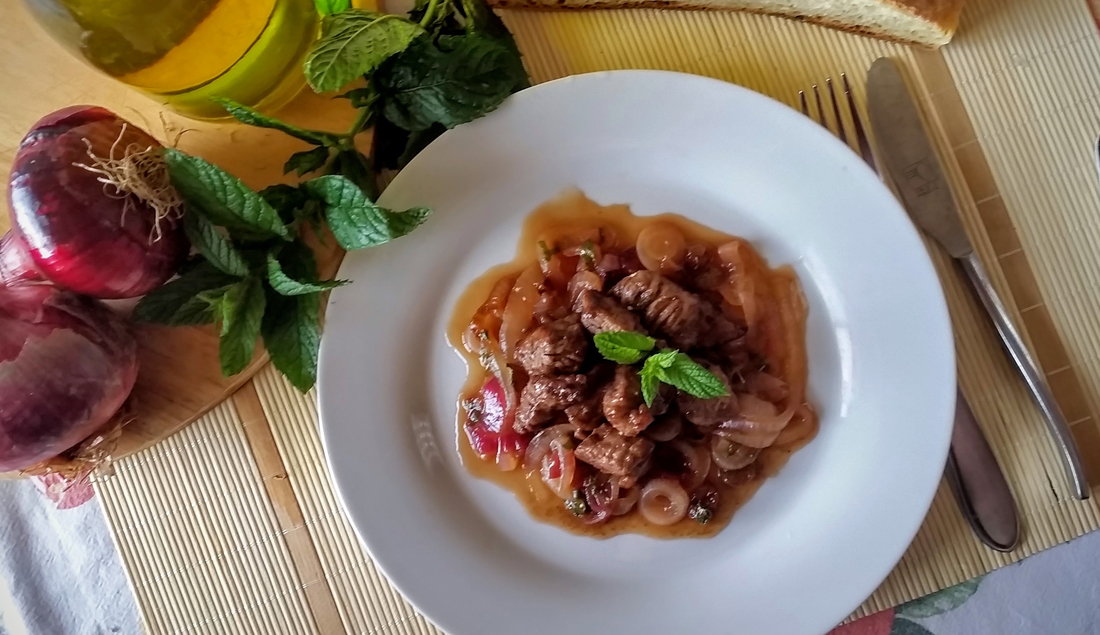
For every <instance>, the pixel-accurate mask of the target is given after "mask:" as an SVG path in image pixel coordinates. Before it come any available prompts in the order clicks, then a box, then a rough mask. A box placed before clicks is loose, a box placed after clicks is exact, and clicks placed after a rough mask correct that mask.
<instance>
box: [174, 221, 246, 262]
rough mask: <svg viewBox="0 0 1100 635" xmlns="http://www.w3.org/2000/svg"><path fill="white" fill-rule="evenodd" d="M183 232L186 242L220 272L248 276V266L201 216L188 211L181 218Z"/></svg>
mask: <svg viewBox="0 0 1100 635" xmlns="http://www.w3.org/2000/svg"><path fill="white" fill-rule="evenodd" d="M183 231H184V233H186V234H187V240H189V241H191V246H192V247H194V248H195V249H196V250H197V251H198V252H199V253H200V254H202V256H203V258H206V260H207V261H208V262H210V264H212V265H214V266H215V267H217V268H218V269H220V270H221V271H224V272H225V273H227V274H229V275H231V276H238V277H243V276H245V275H247V274H248V264H247V263H245V261H244V258H242V257H241V254H240V253H239V252H238V251H237V249H236V248H235V247H234V246H233V243H231V242H230V241H229V239H228V238H226V237H225V236H223V235H222V233H221V231H220V230H219V229H218V228H217V227H215V226H214V225H213V224H212V223H211V222H210V221H208V220H206V218H205V217H204V216H202V215H201V214H196V213H194V212H191V211H188V213H187V214H185V215H184V217H183Z"/></svg>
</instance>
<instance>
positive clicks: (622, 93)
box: [320, 71, 955, 635]
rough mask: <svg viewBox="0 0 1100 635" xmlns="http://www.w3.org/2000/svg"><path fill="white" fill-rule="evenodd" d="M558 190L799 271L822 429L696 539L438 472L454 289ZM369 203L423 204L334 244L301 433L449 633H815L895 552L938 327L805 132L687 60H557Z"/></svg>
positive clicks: (913, 260) (902, 224) (805, 122)
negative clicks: (669, 219) (401, 229)
mask: <svg viewBox="0 0 1100 635" xmlns="http://www.w3.org/2000/svg"><path fill="white" fill-rule="evenodd" d="M570 187H579V188H580V189H581V190H583V191H584V192H585V193H586V194H587V195H588V196H589V197H591V198H593V199H594V200H596V201H597V202H599V203H601V204H610V203H629V204H630V205H631V207H632V209H633V210H634V212H635V213H639V214H656V213H660V212H666V211H673V212H677V213H680V214H683V215H684V216H687V217H689V218H691V219H693V220H696V221H698V222H700V223H703V224H705V225H708V226H711V227H715V228H717V229H720V230H722V231H725V232H728V233H731V234H737V235H741V236H745V237H747V238H749V239H750V240H752V241H753V242H754V244H756V245H757V246H758V247H759V248H760V249H761V250H762V253H763V254H764V255H765V257H766V258H767V259H768V260H769V261H770V262H771V263H773V264H778V263H793V264H794V266H795V267H796V269H797V270H798V273H799V276H800V278H801V281H802V284H803V287H804V289H805V291H806V295H807V297H808V300H809V305H810V318H809V326H808V342H809V351H810V384H809V386H810V397H811V399H812V400H813V403H814V404H816V405H817V407H818V409H819V411H820V414H821V431H820V433H819V434H818V436H817V438H816V439H815V440H814V441H813V442H812V443H810V444H809V445H808V446H807V447H806V448H805V449H803V450H801V451H800V452H798V453H797V454H795V455H794V457H793V458H792V459H791V461H790V462H789V463H788V465H787V466H786V467H785V468H784V469H783V470H782V471H781V472H780V473H779V475H778V476H777V477H775V478H773V479H770V480H769V481H767V482H766V483H765V485H764V486H763V487H762V488H760V490H759V492H758V493H757V494H756V496H755V497H754V498H753V499H752V500H751V501H750V502H749V503H748V504H747V505H745V507H744V508H742V509H741V510H740V511H738V512H737V514H736V516H735V517H734V518H733V521H732V522H731V523H730V525H729V526H728V527H727V528H726V529H725V530H723V531H722V532H721V533H720V534H719V535H718V536H716V537H714V538H711V539H706V540H698V539H695V540H691V539H689V540H675V541H661V540H655V539H650V538H644V537H641V536H636V535H625V536H618V537H615V538H612V539H609V540H602V541H601V540H596V539H591V538H584V537H579V536H575V535H572V534H569V533H566V532H565V531H563V530H561V529H558V528H556V527H554V526H550V525H544V524H540V523H538V522H535V521H534V520H532V519H531V518H530V517H529V516H528V515H527V514H526V512H525V511H524V509H523V508H522V506H521V505H520V503H519V502H517V501H516V500H515V499H514V498H513V497H512V495H511V494H510V493H508V492H506V491H503V490H501V489H498V488H497V487H496V486H494V485H492V484H490V483H488V482H485V481H479V480H477V479H474V478H472V477H471V476H469V475H468V474H467V473H466V471H465V470H464V469H463V467H462V466H461V464H460V463H459V459H458V454H457V451H456V449H455V448H456V430H455V414H456V413H455V409H456V406H455V401H456V396H457V394H458V391H459V388H460V386H461V384H462V382H463V379H464V378H465V370H464V366H463V364H462V362H461V360H460V359H459V357H458V356H457V355H456V354H455V353H454V352H453V351H452V350H451V349H450V348H449V347H448V345H447V342H446V339H445V335H444V331H445V328H446V323H447V320H448V318H449V316H450V314H451V309H452V306H453V304H454V301H455V299H456V298H457V296H458V295H459V294H460V292H461V291H462V290H463V288H464V287H465V286H466V285H467V283H468V282H470V281H471V280H472V279H473V278H475V277H476V276H478V275H480V274H481V273H482V272H484V271H485V270H486V269H487V268H489V267H490V266H491V265H493V264H496V263H500V262H506V261H509V260H511V258H512V254H513V252H514V250H515V247H516V241H517V240H518V235H519V228H520V225H521V222H522V220H523V218H524V217H525V216H526V215H527V213H528V212H530V211H531V210H533V209H534V208H535V207H536V206H538V205H539V204H540V203H542V202H544V201H545V200H547V199H550V198H552V197H554V196H556V195H558V194H559V193H561V192H562V191H563V190H565V189H567V188H570ZM381 202H382V203H383V204H385V205H387V206H389V207H392V208H398V209H403V208H406V207H411V206H420V205H426V206H430V207H432V208H434V210H435V214H434V215H433V216H432V218H431V219H430V220H429V221H428V222H427V223H426V224H425V225H424V226H422V227H421V228H420V229H418V230H417V231H416V233H415V234H413V235H412V236H409V237H406V238H403V239H401V240H399V241H396V242H395V243H393V244H390V245H387V246H385V247H382V248H379V249H374V250H368V251H363V252H356V253H351V254H349V255H348V257H347V259H346V260H345V261H344V264H343V267H342V268H341V270H340V277H341V278H347V279H350V280H352V282H353V284H351V285H349V286H347V287H343V288H340V289H337V290H336V291H335V292H334V293H333V294H332V299H331V301H330V305H329V311H328V322H327V327H326V333H325V337H324V343H323V345H322V348H321V377H320V401H321V432H322V436H323V439H324V446H325V453H326V456H327V458H328V463H329V467H330V469H331V471H332V475H333V478H334V480H335V482H336V485H337V488H338V489H339V492H340V496H341V498H342V500H343V503H344V507H345V509H346V511H347V513H348V516H349V517H350V518H351V521H352V524H353V525H354V526H355V527H356V529H357V530H358V532H359V535H360V538H361V539H362V540H363V542H364V544H366V546H367V549H368V550H369V551H370V553H371V556H372V557H373V558H374V560H375V562H376V563H377V564H378V565H379V566H381V567H382V569H383V570H384V571H385V573H386V575H387V576H388V577H389V578H390V580H391V581H392V582H393V583H394V584H395V585H396V586H397V587H398V588H399V589H400V590H401V591H402V592H403V593H404V594H405V595H406V596H407V597H408V598H409V600H411V601H412V603H413V604H414V605H415V606H416V607H417V608H418V609H420V610H421V611H422V612H423V613H424V614H425V615H426V616H427V617H428V618H429V619H431V620H432V621H433V622H435V623H436V624H438V625H439V626H440V627H442V628H443V629H444V630H445V631H447V632H448V633H450V634H451V635H513V634H517V633H522V634H524V635H542V634H546V635H561V633H572V634H577V635H582V634H584V635H587V634H608V633H632V634H633V633H661V634H666V633H730V634H742V633H743V634H754V635H755V634H760V633H767V634H769V635H788V634H790V635H794V634H799V635H803V634H804V635H818V634H820V633H823V632H825V631H826V630H828V629H829V628H830V627H831V626H833V625H835V624H836V623H838V622H839V621H841V620H842V619H843V618H844V617H845V616H846V615H848V614H849V612H850V611H852V610H853V609H855V608H856V607H857V606H858V605H859V604H860V602H862V601H863V600H864V598H866V597H867V596H868V595H869V594H870V593H871V592H872V591H873V590H874V589H875V587H876V586H877V585H878V584H879V583H880V582H881V581H882V580H883V578H884V577H885V576H886V574H887V573H888V572H889V571H890V570H891V569H892V568H893V566H894V564H895V563H896V562H897V561H898V559H899V558H900V557H901V555H902V553H903V551H904V550H905V548H906V546H907V545H908V544H909V542H910V541H911V540H912V538H913V536H914V534H915V533H916V531H917V528H918V526H919V525H920V523H921V520H922V519H923V518H924V515H925V513H926V512H927V510H928V506H929V504H930V503H931V500H932V495H933V493H934V492H935V490H936V486H937V483H938V482H939V479H940V474H941V471H942V469H943V464H944V460H945V456H946V452H947V447H948V441H949V438H950V430H951V421H952V412H953V409H954V396H955V367H954V352H953V345H952V338H951V327H950V323H949V321H948V317H947V311H946V308H945V304H944V300H943V295H942V292H941V289H940V286H939V283H938V281H937V279H936V276H935V273H934V271H933V269H932V266H931V263H930V262H929V259H928V256H927V254H926V252H925V250H924V247H923V245H922V243H921V241H920V239H919V238H918V235H917V233H916V231H915V229H914V228H913V226H912V225H911V224H910V222H909V220H908V218H907V217H906V215H905V214H904V212H903V210H902V209H901V208H900V207H899V206H898V203H897V202H896V201H895V200H894V198H893V196H891V194H890V192H889V191H888V190H887V189H886V188H885V187H884V186H883V185H882V184H881V183H880V182H879V180H878V179H877V178H876V176H875V175H874V174H873V173H872V172H871V170H870V169H869V168H868V167H867V166H866V165H865V164H864V163H863V162H862V161H861V160H860V159H859V157H857V156H856V155H855V154H854V153H853V152H851V151H850V150H849V149H848V148H847V147H846V146H844V145H843V144H841V143H840V142H839V141H837V140H836V139H834V138H833V137H832V136H831V135H830V134H829V133H827V132H826V131H825V130H823V129H822V128H821V127H819V126H818V125H817V124H815V123H813V122H811V121H810V120H809V119H807V118H805V117H803V116H802V115H800V114H798V113H796V112H795V111H793V110H791V109H789V108H787V107H786V106H783V105H781V104H779V103H777V102H775V101H772V100H771V99H769V98H767V97H764V96H762V95H759V94H757V93H754V92H751V91H749V90H746V89H743V88H740V87H738V86H734V85H732V84H727V83H723V82H719V81H716V80H711V79H705V78H702V77H696V76H691V75H682V74H676V73H666V72H655V71H622V72H611V73H598V74H592V75H583V76H577V77H572V78H567V79H563V80H559V81H555V82H551V83H548V84H543V85H540V86H537V87H535V88H532V89H530V90H527V91H524V92H522V93H520V94H518V95H516V96H515V97H513V98H511V99H509V100H508V101H507V102H506V103H505V104H504V105H503V106H502V107H501V108H500V109H499V110H498V111H496V112H495V113H493V114H491V115H489V116H488V117H486V118H484V119H481V120H479V121H476V122H474V123H471V124H467V125H465V126H461V127H460V128H457V129H455V130H453V131H450V132H448V133H446V134H445V135H443V136H442V137H441V138H440V139H439V140H437V141H435V142H434V143H433V144H431V146H429V147H428V148H427V149H426V150H425V151H424V152H422V153H421V154H420V155H419V156H418V157H417V158H416V159H415V160H414V161H413V162H412V163H411V164H410V165H409V166H408V167H407V168H406V169H405V170H404V171H403V172H402V173H401V174H400V176H398V177H397V179H396V180H395V181H394V182H393V184H392V185H391V186H390V187H389V189H388V190H387V191H386V193H385V196H383V200H382V201H381Z"/></svg>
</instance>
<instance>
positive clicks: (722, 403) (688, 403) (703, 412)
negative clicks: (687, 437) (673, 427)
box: [676, 361, 738, 428]
mask: <svg viewBox="0 0 1100 635" xmlns="http://www.w3.org/2000/svg"><path fill="white" fill-rule="evenodd" d="M701 363H702V365H703V366H706V367H707V369H708V370H710V371H711V372H712V373H714V374H715V376H717V377H718V378H719V379H721V380H722V383H723V384H725V386H726V390H729V389H730V382H729V379H728V378H727V377H726V374H725V373H724V372H722V369H721V368H719V367H718V366H717V365H715V364H711V363H709V362H706V361H702V362H701ZM676 405H677V406H679V407H680V413H681V414H683V415H684V418H685V419H687V420H688V421H690V422H691V423H694V424H695V425H697V426H700V427H703V428H709V427H712V426H716V425H718V424H720V423H722V422H723V421H729V420H731V419H733V418H735V417H736V416H737V413H738V408H737V396H736V395H734V394H733V392H732V391H731V392H730V394H729V396H727V397H714V398H712V399H700V398H698V397H692V396H691V395H689V394H687V393H686V392H682V391H681V392H679V393H678V394H677V395H676Z"/></svg>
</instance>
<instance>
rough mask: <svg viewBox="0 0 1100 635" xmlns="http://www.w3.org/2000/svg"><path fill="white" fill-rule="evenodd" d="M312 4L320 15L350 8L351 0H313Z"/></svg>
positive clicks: (340, 11)
mask: <svg viewBox="0 0 1100 635" xmlns="http://www.w3.org/2000/svg"><path fill="white" fill-rule="evenodd" d="M313 4H314V5H316V7H317V13H320V14H321V15H332V14H334V13H342V12H344V11H347V10H348V9H350V8H351V0H313Z"/></svg>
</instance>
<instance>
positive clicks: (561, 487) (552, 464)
mask: <svg viewBox="0 0 1100 635" xmlns="http://www.w3.org/2000/svg"><path fill="white" fill-rule="evenodd" d="M539 472H540V473H541V474H542V482H543V483H546V486H547V487H549V488H550V491H552V492H554V493H555V494H557V495H558V497H560V498H561V499H562V500H566V499H570V498H573V478H574V476H576V473H577V459H576V457H574V456H573V442H572V441H569V440H568V439H564V440H563V439H561V438H560V437H558V438H555V439H553V440H551V441H550V447H549V449H548V450H547V452H546V455H545V456H543V457H542V466H541V468H540V470H539Z"/></svg>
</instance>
